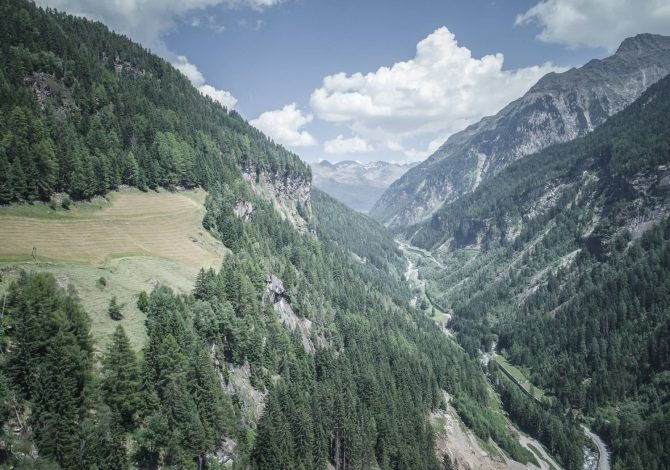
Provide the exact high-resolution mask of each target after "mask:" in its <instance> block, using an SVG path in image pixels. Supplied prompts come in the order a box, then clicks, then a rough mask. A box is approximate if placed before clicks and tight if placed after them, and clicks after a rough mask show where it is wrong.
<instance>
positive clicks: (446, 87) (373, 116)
mask: <svg viewBox="0 0 670 470" xmlns="http://www.w3.org/2000/svg"><path fill="white" fill-rule="evenodd" d="M502 67H503V55H502V54H494V55H486V56H484V57H482V58H481V59H476V58H473V57H472V54H471V53H470V51H469V50H468V49H467V48H465V47H461V46H459V45H458V43H457V42H456V39H455V37H454V35H453V34H452V33H451V32H450V31H449V30H448V29H447V28H446V27H442V28H439V29H437V30H436V31H435V32H433V33H432V34H430V35H429V36H428V37H426V38H425V39H423V40H422V41H421V42H419V44H418V45H417V47H416V55H415V57H414V58H412V59H410V60H407V61H405V62H398V63H396V64H393V65H392V66H390V67H380V68H379V69H378V70H377V71H375V72H371V73H367V74H365V75H364V74H362V73H354V74H352V75H347V74H345V73H338V74H335V75H330V76H327V77H326V78H324V80H323V85H322V86H321V88H318V89H316V90H315V91H314V92H313V93H312V96H311V105H312V108H313V110H314V112H315V113H316V115H317V116H318V117H319V118H321V119H323V120H326V121H331V122H338V123H346V124H348V125H349V126H350V128H351V129H352V131H353V132H354V134H355V135H358V136H360V137H362V138H365V139H366V140H368V141H372V142H375V141H378V142H382V143H384V145H386V146H387V147H394V148H400V146H401V144H402V140H403V139H407V138H410V137H415V136H418V135H423V134H428V135H431V134H432V135H433V137H434V136H435V135H441V136H448V135H450V134H452V133H454V132H456V131H459V130H461V129H463V128H464V127H465V126H467V125H468V124H471V123H472V122H475V121H477V120H478V119H480V118H482V117H483V116H485V115H489V114H493V113H495V112H497V111H498V110H500V109H501V108H502V107H503V106H505V105H506V104H507V103H509V102H510V101H512V100H514V99H515V98H518V97H519V96H521V95H522V94H523V93H524V92H526V91H527V90H528V88H529V87H530V86H531V85H533V84H534V83H535V82H536V81H537V80H538V79H539V78H540V77H542V76H543V75H544V74H546V73H548V72H550V71H555V70H558V69H557V68H556V67H554V66H552V65H551V64H545V65H542V66H534V67H527V68H521V69H516V70H512V71H506V70H503V68H502ZM389 142H391V145H389Z"/></svg>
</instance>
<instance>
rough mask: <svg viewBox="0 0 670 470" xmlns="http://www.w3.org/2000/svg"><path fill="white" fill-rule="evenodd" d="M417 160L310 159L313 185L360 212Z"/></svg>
mask: <svg viewBox="0 0 670 470" xmlns="http://www.w3.org/2000/svg"><path fill="white" fill-rule="evenodd" d="M416 165H417V163H406V164H398V163H389V162H383V161H379V162H372V163H359V162H354V161H342V162H338V163H330V162H329V161H327V160H322V161H320V162H319V163H313V164H312V165H311V167H312V181H313V183H314V186H316V187H317V188H319V189H321V190H322V191H325V192H326V193H328V194H330V195H331V196H333V197H334V198H335V199H337V200H338V201H340V202H343V203H344V204H346V205H347V206H349V207H351V208H353V209H356V210H358V211H361V212H368V211H369V210H370V209H371V208H372V206H373V205H374V203H375V202H376V201H377V199H379V196H381V195H382V193H383V192H384V190H385V189H386V188H388V187H389V186H390V185H391V183H393V182H394V181H395V180H397V179H398V178H400V177H401V176H402V175H403V174H405V172H407V170H409V169H411V168H413V167H414V166H416Z"/></svg>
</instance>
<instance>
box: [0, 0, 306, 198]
mask: <svg viewBox="0 0 670 470" xmlns="http://www.w3.org/2000/svg"><path fill="white" fill-rule="evenodd" d="M0 110H1V111H2V112H1V113H0V204H6V203H8V202H13V201H33V200H38V199H39V200H48V199H49V197H50V195H51V194H52V193H54V192H66V193H68V194H70V195H71V196H72V197H73V198H76V199H82V198H90V197H91V196H93V195H96V194H104V193H105V192H106V191H109V190H111V189H115V188H117V187H118V186H119V185H122V184H125V185H132V186H136V187H139V188H142V189H146V188H156V187H158V186H164V187H174V186H183V187H193V186H197V185H207V184H210V183H212V182H213V181H214V180H216V179H218V178H219V175H220V174H221V173H222V172H229V171H232V164H233V163H236V164H237V165H238V166H240V167H249V168H251V169H253V170H254V171H266V172H268V173H269V174H271V175H279V176H281V175H283V174H286V173H289V172H290V173H293V174H295V175H300V176H301V177H302V178H305V179H309V178H311V173H310V170H309V167H308V166H307V165H305V164H304V163H303V162H301V161H300V159H298V157H296V156H295V155H293V154H291V153H289V152H287V151H286V150H284V149H283V148H282V147H280V146H278V145H275V144H274V143H273V142H271V141H270V140H268V139H267V137H265V136H264V135H263V134H262V133H261V132H259V131H257V130H256V129H254V128H253V127H251V126H249V125H248V124H247V123H246V122H244V120H243V119H242V118H241V117H240V116H239V115H238V114H237V113H235V112H234V111H229V110H226V109H224V108H223V107H221V106H220V105H219V104H217V103H215V102H213V101H212V100H210V99H208V98H206V97H204V96H202V95H200V93H199V92H198V91H197V90H196V89H195V88H194V87H193V86H192V85H191V84H190V82H189V81H188V80H187V79H186V77H184V76H183V75H182V74H181V73H180V72H178V71H177V70H176V69H174V68H173V67H172V66H171V65H170V64H168V63H167V62H165V61H164V60H162V59H160V58H158V57H157V56H155V55H152V54H149V53H148V52H147V51H146V50H144V49H143V48H142V47H140V46H139V45H137V44H134V43H132V42H131V41H130V40H129V39H127V38H125V37H123V36H119V35H116V34H111V33H110V32H109V30H108V29H107V27H106V26H104V25H103V24H101V23H95V22H91V21H88V20H83V19H81V18H75V17H73V16H69V15H66V14H64V13H58V12H55V11H53V10H49V11H48V12H45V11H44V10H41V9H39V8H37V7H35V6H34V5H33V4H32V3H30V2H28V1H25V0H3V1H2V2H1V3H0Z"/></svg>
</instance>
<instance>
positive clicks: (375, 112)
mask: <svg viewBox="0 0 670 470" xmlns="http://www.w3.org/2000/svg"><path fill="white" fill-rule="evenodd" d="M38 3H40V4H47V5H50V6H53V7H56V8H59V9H64V10H66V11H70V12H72V13H75V14H82V15H85V16H87V17H91V18H95V19H99V20H102V21H103V22H105V23H106V24H108V25H109V26H110V27H112V28H113V29H115V30H117V31H120V32H123V33H126V34H128V35H129V36H131V37H132V38H133V39H135V40H137V41H139V42H141V43H142V44H144V45H145V46H147V47H149V48H151V49H152V50H154V51H155V52H157V53H158V54H160V55H162V56H163V57H165V58H166V59H167V60H170V61H171V62H173V63H174V64H175V65H176V66H177V67H178V68H179V69H180V70H182V71H183V72H184V73H185V74H186V75H187V76H188V77H189V78H190V79H191V81H192V82H193V83H194V85H195V86H197V87H199V88H200V90H201V91H202V92H203V93H205V94H208V95H210V96H212V97H213V98H215V99H218V100H219V101H221V102H222V103H223V104H225V105H227V106H229V107H235V109H236V110H237V111H238V112H240V113H241V114H242V116H244V117H245V118H246V119H248V120H250V121H251V123H252V124H253V125H256V126H257V127H258V128H260V129H261V130H263V131H264V132H266V133H267V134H269V135H270V136H271V137H273V138H274V139H275V140H277V141H278V142H280V143H282V144H284V145H286V146H287V147H288V148H290V149H291V150H293V151H295V152H296V153H297V154H298V155H300V156H301V157H303V158H305V159H306V160H308V161H318V160H319V159H321V158H327V159H329V160H331V161H339V160H345V159H356V160H361V161H374V160H379V159H383V160H392V161H410V160H420V159H423V158H425V157H427V156H428V154H430V153H431V152H432V151H433V150H434V149H435V148H436V147H437V146H439V144H440V143H442V142H443V141H444V140H445V139H446V138H447V137H448V136H449V135H450V134H452V133H453V132H456V131H458V130H460V129H462V128H463V127H465V126H466V125H468V124H470V123H473V122H476V121H477V120H479V119H480V118H481V117H483V116H484V115H488V114H493V113H495V112H496V111H498V110H499V109H500V108H502V107H503V106H504V105H505V104H507V103H508V102H510V101H511V100H513V99H516V98H518V97H519V96H521V95H522V94H523V93H524V92H525V91H526V90H527V89H528V88H529V87H530V86H531V85H532V84H533V83H534V82H535V81H537V79H538V78H539V77H541V76H542V75H543V74H545V73H547V72H550V71H562V70H564V69H566V68H569V67H572V66H579V65H582V64H583V63H585V62H586V61H588V60H589V59H592V58H600V57H604V56H606V55H608V54H610V53H611V52H612V51H613V50H615V49H616V46H617V45H618V43H619V42H620V41H621V40H622V39H624V38H625V37H627V36H630V35H633V34H636V33H641V32H658V33H666V34H667V33H670V6H669V5H668V4H669V3H670V2H668V1H667V0H639V2H629V1H625V0H519V1H510V0H494V1H492V0H471V1H466V0H453V1H448V0H441V1H435V0H433V1H429V0H412V1H401V0H358V1H353V0H337V1H335V0H124V1H120V0H110V1H109V2H99V1H98V0H38ZM631 5H632V6H631ZM624 19H625V21H624ZM417 48H419V51H418V52H417Z"/></svg>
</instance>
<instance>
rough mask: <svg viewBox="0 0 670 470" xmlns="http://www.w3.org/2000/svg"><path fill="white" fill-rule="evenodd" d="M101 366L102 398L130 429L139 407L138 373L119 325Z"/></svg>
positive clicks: (135, 361) (133, 356)
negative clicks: (102, 372) (102, 370)
mask: <svg viewBox="0 0 670 470" xmlns="http://www.w3.org/2000/svg"><path fill="white" fill-rule="evenodd" d="M103 365H104V376H103V380H102V384H101V389H102V395H103V399H104V400H105V403H106V404H107V405H108V406H109V408H110V409H111V410H112V412H113V413H114V414H116V415H117V416H118V418H119V422H120V424H121V425H122V426H124V427H126V428H130V427H131V426H132V425H133V419H134V416H135V413H136V412H137V411H138V410H139V408H140V405H141V403H140V399H141V396H140V371H139V366H138V364H137V359H136V357H135V353H134V351H133V350H132V348H131V346H130V340H129V339H128V336H127V335H126V332H125V330H124V329H123V327H122V326H121V325H119V326H117V327H116V330H114V333H113V334H112V338H111V342H110V345H109V348H108V351H107V354H106V355H105V357H104V359H103Z"/></svg>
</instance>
